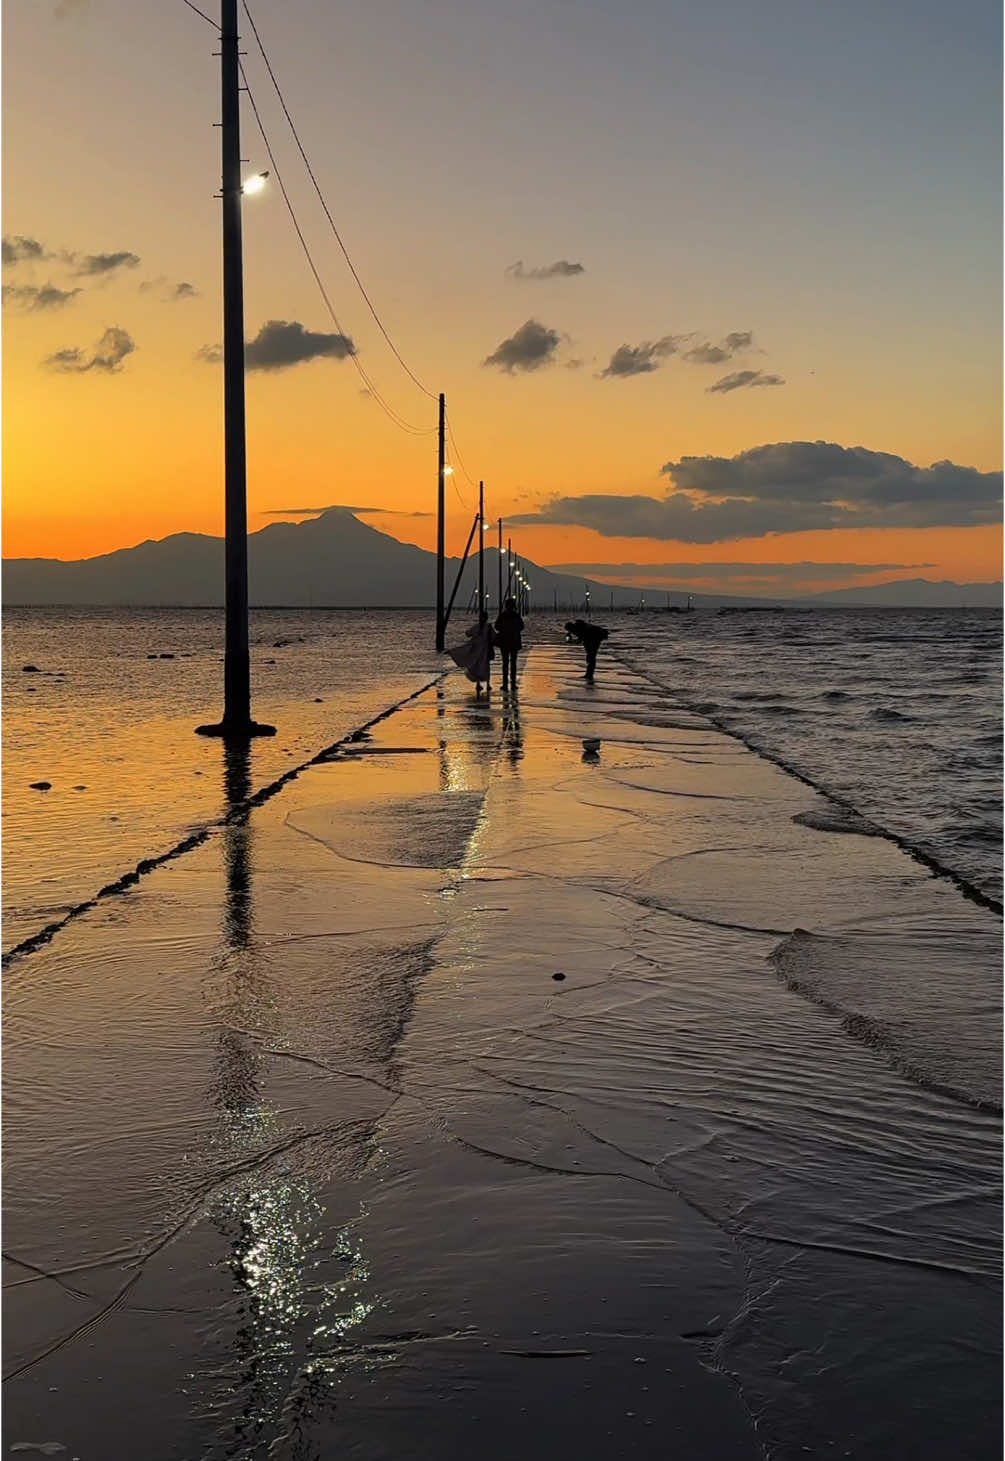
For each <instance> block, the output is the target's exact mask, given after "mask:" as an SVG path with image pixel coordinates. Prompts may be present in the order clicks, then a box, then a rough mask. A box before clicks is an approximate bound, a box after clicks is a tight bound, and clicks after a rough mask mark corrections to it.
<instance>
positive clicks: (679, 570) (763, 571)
mask: <svg viewBox="0 0 1005 1461" xmlns="http://www.w3.org/2000/svg"><path fill="white" fill-rule="evenodd" d="M548 567H549V568H550V569H551V571H552V572H553V573H573V574H576V575H577V576H578V575H583V576H584V577H587V578H589V577H600V578H621V579H626V578H627V579H632V580H634V579H646V578H648V579H655V578H659V579H684V580H685V581H686V582H690V581H691V580H693V579H724V580H729V579H753V578H757V579H764V580H770V581H773V582H781V583H784V582H787V581H789V580H795V581H797V582H810V581H818V580H819V581H821V582H823V581H826V580H828V579H832V578H848V577H851V578H860V577H862V576H864V575H866V574H870V573H893V572H899V571H900V570H902V569H908V568H913V569H918V568H934V567H935V564H933V563H816V562H803V563H749V562H747V563H719V562H711V563H549V565H548Z"/></svg>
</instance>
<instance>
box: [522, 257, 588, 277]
mask: <svg viewBox="0 0 1005 1461" xmlns="http://www.w3.org/2000/svg"><path fill="white" fill-rule="evenodd" d="M585 273H586V269H585V268H584V266H583V265H582V264H571V263H570V262H569V260H568V259H556V260H555V262H554V263H553V264H541V265H539V266H538V267H537V268H534V269H525V268H524V266H523V259H517V261H516V263H515V264H510V266H509V268H508V269H507V270H506V277H507V278H508V279H573V278H575V276H576V275H577V274H585Z"/></svg>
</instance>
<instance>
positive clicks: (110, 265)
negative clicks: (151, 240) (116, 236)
mask: <svg viewBox="0 0 1005 1461" xmlns="http://www.w3.org/2000/svg"><path fill="white" fill-rule="evenodd" d="M66 262H67V263H68V264H71V265H72V266H73V272H74V273H75V274H77V275H78V276H81V277H86V278H88V279H96V278H101V277H102V276H104V275H106V274H114V272H115V270H116V269H135V268H136V266H137V265H138V264H139V262H140V260H139V255H138V254H131V253H130V252H129V250H128V249H120V250H119V251H118V253H114V254H67V255H66Z"/></svg>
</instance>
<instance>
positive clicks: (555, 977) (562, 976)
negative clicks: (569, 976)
mask: <svg viewBox="0 0 1005 1461" xmlns="http://www.w3.org/2000/svg"><path fill="white" fill-rule="evenodd" d="M551 977H552V979H564V978H565V975H564V974H563V973H561V972H559V973H558V974H553V975H552V976H551Z"/></svg>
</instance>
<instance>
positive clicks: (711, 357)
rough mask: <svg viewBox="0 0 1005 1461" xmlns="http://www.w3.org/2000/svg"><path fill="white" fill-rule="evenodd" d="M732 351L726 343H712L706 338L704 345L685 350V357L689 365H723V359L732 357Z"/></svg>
mask: <svg viewBox="0 0 1005 1461" xmlns="http://www.w3.org/2000/svg"><path fill="white" fill-rule="evenodd" d="M732 353H733V352H732V351H731V350H729V349H728V348H727V347H726V346H725V345H712V344H710V343H709V342H708V341H707V340H706V341H705V343H704V344H703V345H694V346H692V348H691V349H690V350H685V352H684V356H683V358H684V359H685V360H686V361H687V362H688V364H689V365H722V363H723V361H725V360H729V359H730V357H731V356H732Z"/></svg>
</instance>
